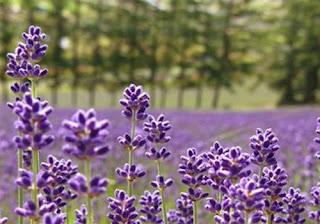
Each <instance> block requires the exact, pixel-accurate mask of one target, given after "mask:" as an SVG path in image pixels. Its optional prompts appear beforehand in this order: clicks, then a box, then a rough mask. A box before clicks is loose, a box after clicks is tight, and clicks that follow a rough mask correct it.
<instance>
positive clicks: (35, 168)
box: [32, 149, 39, 223]
mask: <svg viewBox="0 0 320 224" xmlns="http://www.w3.org/2000/svg"><path fill="white" fill-rule="evenodd" d="M32 173H33V192H32V199H33V202H34V203H35V205H36V211H38V207H39V204H38V186H37V176H38V173H39V150H36V149H32ZM34 223H38V221H36V220H35V221H34Z"/></svg>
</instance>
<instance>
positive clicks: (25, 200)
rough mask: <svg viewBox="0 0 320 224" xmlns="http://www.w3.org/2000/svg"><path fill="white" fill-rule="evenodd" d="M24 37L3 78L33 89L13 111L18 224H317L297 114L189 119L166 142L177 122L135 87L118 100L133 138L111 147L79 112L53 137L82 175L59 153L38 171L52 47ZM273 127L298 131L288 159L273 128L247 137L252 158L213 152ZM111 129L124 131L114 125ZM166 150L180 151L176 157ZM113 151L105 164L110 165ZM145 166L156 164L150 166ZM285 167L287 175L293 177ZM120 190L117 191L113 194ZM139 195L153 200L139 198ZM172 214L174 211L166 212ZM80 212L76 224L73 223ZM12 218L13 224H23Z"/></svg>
mask: <svg viewBox="0 0 320 224" xmlns="http://www.w3.org/2000/svg"><path fill="white" fill-rule="evenodd" d="M22 37H23V40H24V43H19V45H18V47H17V49H16V51H15V53H12V54H8V58H9V63H8V71H7V75H9V76H11V77H14V78H19V79H20V80H24V79H26V78H28V79H29V80H31V83H29V82H22V81H21V82H20V83H15V84H14V85H13V86H12V90H13V92H14V93H15V94H16V95H17V99H16V100H15V101H14V102H12V103H9V104H8V105H9V107H10V108H11V109H12V111H13V113H14V114H15V115H16V116H17V120H16V121H15V123H14V127H15V129H16V130H17V135H16V137H15V138H14V145H15V147H16V148H17V149H18V150H17V164H18V177H17V178H16V180H15V183H16V184H17V186H18V187H17V191H18V197H17V198H18V199H17V206H16V208H15V213H16V214H17V215H18V217H19V218H18V221H17V223H19V224H20V223H25V222H30V223H56V224H59V223H73V222H74V223H78V224H81V223H89V224H93V223H98V222H101V223H127V224H130V223H131V224H134V223H165V224H166V223H195V224H196V223H207V222H215V223H221V224H222V223H223V224H224V223H239V224H240V223H305V222H306V221H307V219H308V220H313V222H315V221H316V222H319V221H320V208H319V202H320V201H319V197H320V189H319V187H320V186H318V185H316V182H317V178H318V174H317V169H316V159H317V157H319V156H318V154H317V153H316V150H315V146H314V145H312V144H311V145H310V146H308V145H305V144H306V142H308V140H307V139H306V138H305V137H304V136H305V133H306V131H307V130H308V128H310V127H311V126H312V125H309V126H308V125H306V122H307V120H303V122H304V123H303V124H302V125H299V126H296V124H295V125H293V126H292V128H290V127H289V125H288V120H287V119H289V121H292V119H294V118H297V117H299V116H301V115H304V116H305V114H304V113H301V112H299V113H298V112H293V113H292V114H291V116H286V115H287V113H279V114H272V113H269V115H270V114H271V115H276V116H272V117H273V118H272V119H270V120H268V119H266V116H265V114H263V113H261V114H256V115H255V116H252V114H249V118H247V119H243V116H240V117H239V116H238V115H234V114H231V115H232V116H230V114H229V116H226V115H219V114H218V115H217V117H218V119H217V120H216V123H218V121H221V118H222V117H225V119H228V122H226V123H224V124H223V125H222V126H220V127H217V125H215V124H214V123H212V121H213V120H210V119H211V118H210V119H206V118H207V116H208V115H205V114H203V115H201V116H203V117H204V120H203V122H204V123H205V125H203V126H201V127H198V128H197V127H195V126H194V125H195V124H196V121H191V122H190V121H189V120H193V119H195V117H194V116H193V114H189V117H188V118H187V119H186V118H181V117H179V118H180V122H181V125H179V124H178V125H177V127H176V128H177V130H176V132H172V133H169V131H170V130H171V122H169V121H168V120H166V118H165V117H164V115H159V116H158V117H153V116H151V115H149V112H148V111H147V109H148V107H149V96H148V95H147V94H146V93H145V92H143V89H142V88H141V87H140V86H135V85H133V84H132V85H130V86H129V87H128V88H126V89H125V91H124V98H123V99H121V100H120V103H121V105H122V106H123V110H122V115H124V117H125V118H127V119H126V120H127V124H125V123H124V124H121V125H122V126H121V127H122V128H119V130H121V132H124V131H127V132H128V133H124V134H121V135H120V136H119V137H117V141H118V143H115V142H114V141H108V139H111V138H110V136H109V121H108V120H106V119H103V120H99V119H98V118H97V115H96V112H95V111H94V110H93V109H90V110H88V111H83V110H79V111H77V112H76V113H75V114H74V115H73V116H72V117H71V119H70V120H64V121H63V122H62V129H61V131H60V130H58V129H55V135H56V136H62V138H63V140H64V141H63V142H62V145H61V142H59V141H58V142H56V143H55V145H54V148H55V149H56V150H57V149H59V148H62V149H63V150H61V151H63V152H64V153H66V154H67V155H69V156H70V157H72V158H73V159H76V160H77V164H78V165H79V167H78V166H77V165H75V163H74V162H72V161H71V160H64V159H57V158H58V157H60V156H61V154H57V155H56V156H57V158H56V157H54V156H52V155H48V156H47V158H46V159H45V160H44V162H40V160H41V155H40V152H41V154H43V155H45V154H46V153H43V152H45V151H46V150H47V151H48V150H49V148H50V145H51V147H53V146H52V145H53V143H54V135H52V134H51V132H50V130H51V129H52V125H51V122H50V121H49V116H50V115H51V113H52V108H51V107H50V106H49V104H48V102H46V101H43V100H41V99H39V98H37V97H36V81H37V80H38V79H39V78H42V77H44V76H46V75H47V70H46V69H43V68H41V66H40V65H38V64H36V62H37V61H39V60H40V59H41V58H42V57H43V56H44V55H45V52H46V50H47V46H46V45H44V44H43V43H42V42H43V41H44V40H45V34H43V33H42V32H41V30H40V28H39V27H35V26H31V27H30V28H29V32H28V33H23V35H22ZM179 115H181V114H179ZM233 115H234V116H233ZM199 116H200V115H199ZM259 116H260V117H259ZM208 117H210V116H208ZM199 119H200V118H199ZM260 119H263V120H262V121H261V120H260ZM290 119H291V120H290ZM2 120H3V121H4V122H5V121H6V119H2ZM200 120H201V119H200ZM249 121H250V122H249ZM248 122H249V123H248ZM270 122H271V123H272V122H274V124H277V127H278V128H279V132H280V133H282V132H290V131H292V133H294V134H296V136H293V135H291V133H285V134H286V135H285V136H288V137H287V138H288V139H285V140H286V141H287V144H286V147H285V148H284V149H281V150H282V152H279V151H280V150H279V149H280V147H279V146H278V138H277V137H276V136H275V134H274V133H273V132H272V131H271V130H270V129H266V130H265V131H264V130H262V129H257V131H256V133H255V135H253V136H252V137H251V138H250V148H251V151H250V152H249V151H248V152H244V151H243V150H242V149H241V148H240V147H238V146H237V147H233V146H229V147H223V146H222V145H221V144H220V143H219V142H214V143H213V144H212V146H211V147H210V146H209V142H210V141H211V139H210V136H212V135H215V136H217V138H219V139H221V140H222V141H226V142H228V143H229V144H230V143H232V142H233V141H235V139H237V141H238V142H240V143H243V142H244V141H243V139H242V138H243V136H242V134H243V133H247V131H248V130H250V129H251V128H253V127H252V126H253V125H257V124H259V125H264V126H265V125H268V124H269V123H270ZM309 122H310V121H309ZM176 123H178V122H176ZM279 123H280V124H282V126H281V125H278V124H279ZM114 124H115V125H119V124H117V122H114ZM188 124H189V125H190V129H189V128H188ZM283 124H284V125H283ZM126 127H129V130H126ZM296 127H299V130H296ZM291 129H292V130H291ZM187 130H191V132H190V134H189V135H183V134H181V133H184V132H186V131H187ZM175 133H176V134H175ZM223 133H224V134H223ZM169 134H170V135H171V137H170V136H169ZM108 136H109V137H108ZM234 136H238V137H237V138H234ZM302 137H303V138H302ZM171 138H172V139H173V140H172V141H171ZM190 139H192V141H190ZM310 142H311V141H310ZM317 142H319V140H317ZM110 143H111V144H110ZM189 143H190V145H191V143H194V145H196V146H197V149H196V148H189V149H188V150H186V153H184V154H186V155H184V156H181V158H180V159H175V158H177V155H179V154H180V153H181V151H182V150H183V149H184V147H185V146H186V145H189ZM2 148H3V152H4V153H12V145H11V144H10V143H8V144H5V143H4V142H3V144H2ZM6 148H7V150H6ZM120 148H121V149H124V150H120ZM170 149H175V150H174V152H171V150H170ZM206 149H208V150H206ZM56 150H55V151H56ZM290 150H292V152H290ZM110 151H111V152H112V153H110ZM124 151H126V152H127V153H126V154H127V156H125V157H126V159H127V162H126V163H125V164H124V165H123V166H119V163H120V162H124V161H123V160H124V155H125V153H124ZM108 152H109V156H105V155H106V154H107V153H108ZM50 153H51V152H50ZM110 154H111V155H110ZM292 154H293V156H292V158H290V159H291V161H294V160H296V163H288V161H289V160H288V157H289V156H291V155H292ZM43 155H42V157H43ZM9 157H10V158H13V156H9ZM5 158H6V157H3V160H2V163H3V166H4V167H7V168H6V170H8V172H6V174H4V176H8V177H9V178H10V176H13V175H16V172H15V171H13V169H11V168H12V167H14V166H12V160H11V159H5ZM115 160H116V161H115ZM146 160H147V161H154V163H150V162H148V163H146V162H144V161H146ZM106 161H108V162H110V163H106ZM112 161H113V162H112ZM140 163H144V166H142V165H139V164H140ZM302 165H303V166H304V167H305V168H306V169H304V170H302V172H300V173H299V172H297V171H301V166H302ZM114 166H117V168H115V172H112V171H110V170H112V169H113V167H114ZM175 166H178V174H179V175H180V177H179V175H178V176H176V175H175V172H171V171H172V169H174V170H175ZM282 167H286V168H287V171H286V170H285V169H284V168H282ZM103 169H104V171H103ZM80 170H81V171H83V172H80ZM106 170H108V171H106ZM105 172H106V173H105ZM288 174H290V177H291V178H290V179H289V178H288ZM293 174H295V175H293ZM106 176H107V177H109V180H108V179H107V178H105V177H106ZM142 178H144V180H143V179H142ZM180 178H181V180H182V181H181V182H180V181H179V179H180ZM146 180H147V181H146ZM148 181H150V182H151V183H150V185H149V184H148ZM5 182H7V181H5ZM108 182H110V183H109V186H108ZM125 182H126V185H127V187H126V188H125V187H124V185H125ZM179 182H180V183H179ZM3 185H5V183H3ZM295 185H299V187H300V188H301V189H302V190H304V191H309V190H310V191H309V193H306V194H304V193H302V192H301V190H300V189H299V188H293V187H290V186H295ZM137 186H141V187H140V188H139V187H137ZM117 187H119V189H115V188H117ZM142 187H143V188H142ZM9 188H10V186H9ZM9 188H8V190H9ZM11 189H12V187H11ZM108 189H112V190H113V189H115V190H114V195H113V196H110V195H109V196H108V197H107V203H106V205H105V206H107V213H106V214H105V216H106V217H108V219H104V218H103V216H104V215H100V216H99V215H96V214H95V213H97V210H100V211H102V210H104V209H99V208H100V204H99V203H98V202H99V201H101V198H105V197H106V196H105V195H106V192H107V191H108ZM123 189H126V190H123ZM141 189H149V190H150V191H144V192H141ZM181 189H185V190H184V192H182V193H180V190H181ZM141 193H142V195H141V196H139V195H140V194H141ZM169 193H170V194H172V195H175V196H176V197H177V200H176V206H175V208H173V206H172V204H171V203H170V201H171V200H172V199H171V198H170V199H169V198H168V197H167V196H168V194H169ZM5 194H6V195H7V192H5ZM82 199H84V201H85V204H84V205H82V206H81V208H78V209H76V210H75V211H73V206H72V205H74V204H75V203H73V201H74V200H80V201H81V200H82ZM5 200H6V201H7V203H8V204H11V201H10V197H7V196H5ZM8 200H9V201H8ZM167 206H170V207H171V208H170V209H169V210H168V209H167ZM5 207H6V206H4V209H5ZM95 207H96V208H98V209H96V208H95ZM138 207H139V208H138ZM306 207H307V208H308V210H309V211H307V210H306ZM74 213H75V220H74V221H73V220H72V219H71V218H70V217H73V214H74ZM199 214H201V217H202V218H199V217H200V215H199ZM307 217H308V218H307ZM12 218H13V222H14V221H15V220H16V219H17V218H15V217H12ZM101 220H102V221H101ZM209 220H211V221H209ZM6 222H7V218H2V219H1V220H0V223H6Z"/></svg>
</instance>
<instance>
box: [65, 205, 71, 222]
mask: <svg viewBox="0 0 320 224" xmlns="http://www.w3.org/2000/svg"><path fill="white" fill-rule="evenodd" d="M66 213H67V219H66V223H67V224H71V220H72V209H71V205H70V202H69V203H68V204H67V205H66Z"/></svg>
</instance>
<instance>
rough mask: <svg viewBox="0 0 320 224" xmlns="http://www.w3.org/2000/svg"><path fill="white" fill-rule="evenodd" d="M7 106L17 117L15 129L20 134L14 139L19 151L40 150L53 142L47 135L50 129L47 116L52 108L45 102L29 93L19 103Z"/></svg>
mask: <svg viewBox="0 0 320 224" xmlns="http://www.w3.org/2000/svg"><path fill="white" fill-rule="evenodd" d="M8 106H9V107H10V108H11V109H12V111H13V113H14V114H16V115H17V116H18V118H19V119H18V120H17V121H16V122H15V128H16V129H17V130H18V132H19V133H20V135H19V136H16V137H15V138H14V142H15V143H16V144H17V147H18V148H19V149H24V150H26V149H28V148H29V147H31V148H32V149H33V150H41V149H42V148H44V147H46V146H48V145H49V144H51V143H52V142H53V139H54V138H53V136H52V135H47V132H49V131H50V129H51V128H52V125H51V123H50V122H49V120H48V116H49V115H50V114H51V113H52V107H51V106H49V104H48V102H47V101H41V100H40V99H36V98H33V97H32V96H31V93H30V92H27V93H25V94H24V96H23V99H22V100H21V101H16V102H14V103H9V104H8Z"/></svg>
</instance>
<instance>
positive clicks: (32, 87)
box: [31, 79, 36, 97]
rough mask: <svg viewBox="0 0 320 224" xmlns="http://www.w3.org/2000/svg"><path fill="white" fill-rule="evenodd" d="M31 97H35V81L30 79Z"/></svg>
mask: <svg viewBox="0 0 320 224" xmlns="http://www.w3.org/2000/svg"><path fill="white" fill-rule="evenodd" d="M31 90H32V97H36V80H35V79H31Z"/></svg>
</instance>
